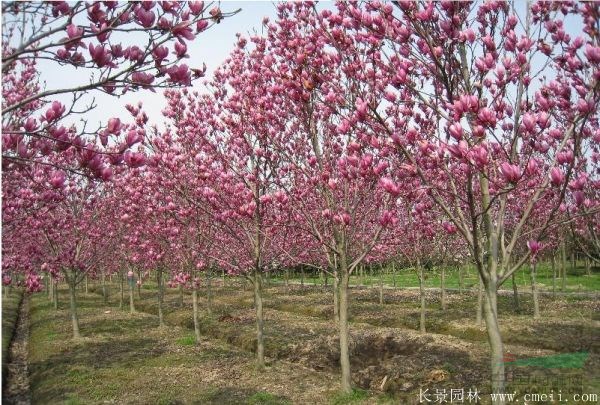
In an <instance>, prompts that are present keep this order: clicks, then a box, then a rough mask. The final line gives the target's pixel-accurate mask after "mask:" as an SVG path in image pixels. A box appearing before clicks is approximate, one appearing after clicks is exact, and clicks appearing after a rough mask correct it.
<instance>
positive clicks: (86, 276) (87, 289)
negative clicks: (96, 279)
mask: <svg viewBox="0 0 600 405" xmlns="http://www.w3.org/2000/svg"><path fill="white" fill-rule="evenodd" d="M88 280H89V276H88V275H87V274H86V275H85V293H86V295H87V294H89V285H88V284H89V281H88Z"/></svg>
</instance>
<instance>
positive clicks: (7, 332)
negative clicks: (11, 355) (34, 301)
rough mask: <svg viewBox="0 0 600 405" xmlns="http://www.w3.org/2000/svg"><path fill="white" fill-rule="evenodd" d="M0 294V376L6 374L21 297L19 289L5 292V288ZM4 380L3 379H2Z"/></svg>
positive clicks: (21, 292)
mask: <svg viewBox="0 0 600 405" xmlns="http://www.w3.org/2000/svg"><path fill="white" fill-rule="evenodd" d="M3 293H4V294H3V295H2V376H3V379H4V377H5V376H6V361H7V359H8V347H9V346H10V341H11V340H12V337H13V333H14V331H15V327H16V326H17V319H18V317H19V305H20V303H21V299H22V298H23V291H22V290H21V289H18V290H15V289H12V291H11V292H10V294H6V290H4V291H3ZM3 381H4V380H3Z"/></svg>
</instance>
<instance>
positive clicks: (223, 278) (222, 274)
mask: <svg viewBox="0 0 600 405" xmlns="http://www.w3.org/2000/svg"><path fill="white" fill-rule="evenodd" d="M221 279H222V280H223V281H222V284H223V288H225V270H221Z"/></svg>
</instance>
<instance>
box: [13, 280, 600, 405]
mask: <svg viewBox="0 0 600 405" xmlns="http://www.w3.org/2000/svg"><path fill="white" fill-rule="evenodd" d="M243 284H244V283H242V280H241V279H235V280H231V279H229V278H227V279H226V286H225V287H223V286H222V280H221V279H220V278H219V279H213V280H212V283H211V285H212V286H211V289H210V292H209V291H208V290H207V289H206V288H204V289H202V290H201V294H200V297H199V304H200V307H201V308H202V309H201V313H200V326H201V333H202V340H201V342H200V344H196V343H195V339H194V334H193V323H192V307H191V298H190V295H189V294H188V292H187V291H183V292H182V291H180V290H178V289H167V290H166V292H165V296H164V303H163V311H164V314H165V323H166V326H164V327H159V326H158V320H157V316H156V312H157V297H156V292H157V290H156V285H152V284H150V283H148V284H145V285H144V286H143V288H141V289H140V290H139V291H136V292H135V294H134V300H135V307H136V309H137V312H136V313H133V314H132V313H130V312H129V308H128V305H127V304H128V301H127V300H124V302H123V303H122V306H123V308H120V305H121V295H120V291H119V285H118V284H115V283H112V284H108V285H107V286H106V299H105V298H104V297H103V289H102V287H101V286H100V285H99V284H90V285H89V287H88V292H87V293H85V291H78V292H77V298H78V301H79V302H78V305H79V318H80V327H81V333H82V336H83V337H82V338H81V339H78V340H72V339H71V322H70V316H69V310H68V307H69V302H68V299H67V291H66V289H63V288H59V300H58V309H54V305H53V303H52V301H51V300H49V298H48V296H47V295H46V293H37V294H33V295H31V296H29V297H27V298H26V300H25V301H24V305H26V306H27V308H28V310H29V314H30V318H29V320H28V322H29V328H30V330H29V350H28V362H29V375H30V396H31V402H32V403H34V404H51V403H68V404H94V403H132V404H151V403H152V404H153V403H157V404H187V403H198V404H222V403H229V404H293V403H294V404H295V403H323V404H345V403H357V404H358V403H365V404H367V403H369V404H370V403H402V404H413V403H419V402H420V401H421V402H426V401H423V397H422V396H421V395H423V393H424V392H425V395H427V393H429V398H430V399H431V398H433V397H432V395H433V394H432V393H435V392H444V390H445V392H450V390H464V393H465V398H466V395H467V392H469V391H473V392H474V391H475V390H477V391H478V392H479V395H480V397H481V401H480V403H489V402H490V400H489V394H488V393H489V377H488V373H489V371H488V367H489V366H488V364H489V346H488V343H487V336H486V332H485V327H483V326H480V325H478V324H477V323H476V322H475V313H474V310H473V308H476V300H477V297H476V294H474V293H470V292H463V293H458V292H449V293H448V296H447V301H448V302H447V310H445V311H443V310H441V309H440V302H439V292H438V291H434V290H428V291H427V292H426V302H427V312H426V316H427V321H426V326H427V333H425V334H422V333H419V332H418V329H419V297H418V294H419V292H418V290H411V289H404V290H400V289H397V290H392V289H386V290H385V291H384V304H383V305H381V304H379V292H378V289H377V288H353V289H352V292H351V296H350V307H351V313H350V321H351V322H350V325H351V332H350V336H351V341H350V351H351V355H350V360H351V366H352V371H353V384H354V386H355V387H356V389H355V390H354V391H353V392H352V393H351V394H340V393H339V388H338V384H339V371H338V368H339V367H338V364H339V343H338V340H337V327H336V324H335V323H334V322H333V307H332V299H333V298H332V294H331V292H330V288H327V287H324V286H322V285H317V286H314V285H309V284H306V285H305V286H301V285H295V284H290V285H289V286H288V287H286V286H284V285H281V284H277V285H275V284H274V283H270V284H267V285H266V286H265V291H264V306H265V354H266V358H267V364H266V367H265V368H264V370H261V369H257V368H256V367H255V361H254V358H255V357H254V354H253V352H254V351H255V350H256V334H255V317H254V309H253V295H252V291H251V289H249V288H244V286H243ZM209 294H210V295H209ZM13 296H15V294H13ZM519 298H520V312H519V313H517V312H516V311H515V307H514V302H513V296H512V294H501V295H500V299H499V303H498V306H499V312H500V314H501V315H500V318H501V319H500V324H501V328H502V334H503V338H504V342H505V351H506V353H507V361H508V360H510V361H513V362H515V361H516V362H515V363H514V364H515V365H514V366H511V365H510V363H508V365H507V374H508V376H509V377H508V382H509V384H508V387H509V392H510V391H513V392H517V395H521V396H522V395H525V394H527V393H543V392H548V393H550V392H551V391H552V390H555V391H556V392H558V390H561V391H562V392H563V393H565V394H564V395H565V397H564V398H566V395H570V394H568V392H569V389H575V392H582V393H598V390H599V389H600V384H599V382H600V355H599V354H598V349H599V345H600V341H599V339H598V336H600V315H599V314H600V302H599V301H598V299H597V298H595V297H594V296H576V295H575V296H572V295H569V296H560V295H559V296H556V297H552V296H551V295H543V296H542V297H541V298H540V300H541V310H542V314H543V315H542V317H541V319H539V320H536V321H533V320H532V318H531V298H530V297H529V296H528V295H526V294H520V297H519ZM6 303H7V301H5V305H4V309H5V310H9V309H10V308H15V309H16V307H15V306H10V305H7V304H6ZM4 315H5V318H6V313H5V314H4ZM557 356H558V357H557ZM533 358H537V359H538V360H539V359H558V362H557V364H554V365H550V366H549V365H548V364H542V363H539V362H538V363H535V362H534V363H533V364H529V363H528V362H527V361H526V360H525V361H524V360H523V359H533ZM519 362H524V363H525V364H519ZM427 390H428V391H427ZM425 398H427V397H425ZM593 403H596V402H593Z"/></svg>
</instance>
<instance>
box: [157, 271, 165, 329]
mask: <svg viewBox="0 0 600 405" xmlns="http://www.w3.org/2000/svg"><path fill="white" fill-rule="evenodd" d="M156 284H157V290H158V291H157V294H156V298H157V301H158V326H165V320H164V317H163V307H162V304H163V289H162V284H163V279H162V270H157V271H156Z"/></svg>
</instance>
